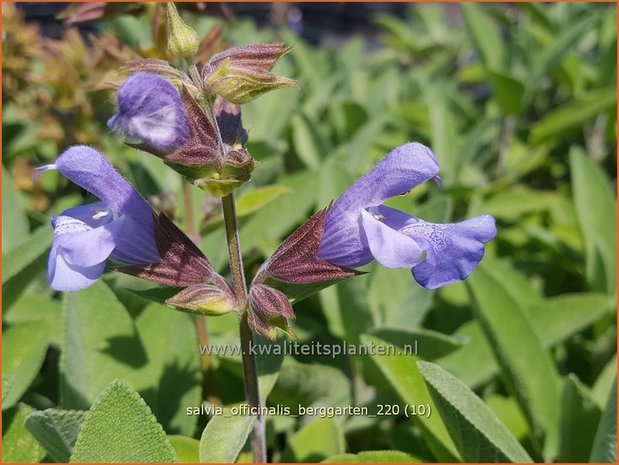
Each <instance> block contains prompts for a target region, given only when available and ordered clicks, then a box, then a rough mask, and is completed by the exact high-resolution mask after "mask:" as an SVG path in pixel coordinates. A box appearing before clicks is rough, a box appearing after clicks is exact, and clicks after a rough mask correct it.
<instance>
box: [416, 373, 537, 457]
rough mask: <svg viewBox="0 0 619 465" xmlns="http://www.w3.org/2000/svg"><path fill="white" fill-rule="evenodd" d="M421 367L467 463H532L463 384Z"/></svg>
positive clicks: (424, 377)
mask: <svg viewBox="0 0 619 465" xmlns="http://www.w3.org/2000/svg"><path fill="white" fill-rule="evenodd" d="M417 367H418V368H419V371H420V373H421V376H423V379H424V380H425V381H426V383H427V385H428V388H429V390H430V394H431V395H432V398H433V399H434V402H435V403H436V405H437V407H438V411H439V412H440V414H441V417H442V418H443V421H444V422H445V426H446V427H447V430H448V431H449V434H450V436H451V438H452V439H453V441H454V443H455V444H456V447H457V448H458V451H459V452H460V454H461V456H462V458H463V459H464V460H465V461H467V462H531V461H532V460H531V457H529V455H528V454H527V453H526V451H525V450H524V449H523V447H522V446H521V445H520V444H519V443H518V441H517V440H516V439H515V438H514V437H513V436H512V435H511V433H510V432H509V430H508V429H507V428H506V427H505V425H504V424H503V423H501V422H500V421H499V419H498V418H497V417H496V416H495V415H494V414H493V413H492V411H491V410H490V409H489V408H488V407H487V406H486V405H485V404H484V402H483V401H482V400H481V399H480V398H479V397H477V396H476V395H475V394H474V393H473V392H472V391H471V390H469V388H468V387H467V386H466V385H465V384H464V383H463V382H462V381H460V380H459V379H457V378H455V377H454V376H452V375H450V374H449V373H447V372H446V371H445V370H443V369H442V368H441V367H440V366H438V365H436V364H433V363H428V362H422V361H420V362H417Z"/></svg>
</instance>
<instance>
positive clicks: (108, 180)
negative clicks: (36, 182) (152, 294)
mask: <svg viewBox="0 0 619 465" xmlns="http://www.w3.org/2000/svg"><path fill="white" fill-rule="evenodd" d="M52 169H56V170H58V171H59V172H60V173H61V174H62V175H63V176H65V177H66V178H68V179H69V180H71V181H73V182H74V183H75V184H77V185H78V186H80V187H82V188H84V189H86V190H87V191H88V192H90V193H92V194H94V195H95V196H96V197H98V198H99V199H100V201H99V202H95V203H91V204H88V205H82V206H79V207H74V208H69V209H68V210H65V211H64V212H62V214H61V215H60V216H58V217H55V218H52V226H53V228H54V241H53V244H52V248H51V252H50V255H49V261H48V280H49V284H50V286H51V287H52V288H53V289H56V290H59V291H76V290H79V289H84V288H86V287H88V286H90V285H92V284H93V283H94V282H95V281H97V280H98V279H99V277H100V276H101V275H102V274H103V272H104V271H105V266H106V262H107V260H113V261H114V262H117V263H120V264H125V265H137V264H147V263H157V262H159V261H160V256H159V252H158V249H157V243H156V240H155V230H154V226H153V213H152V211H151V208H150V207H149V205H148V204H147V203H146V201H145V200H144V199H143V198H142V197H141V196H140V194H139V193H138V192H137V191H136V190H135V189H134V188H133V187H132V186H131V185H130V184H129V183H128V182H127V181H126V180H125V179H124V178H123V177H122V175H121V174H120V173H119V172H118V171H116V170H115V169H114V167H113V166H112V165H111V164H110V163H109V162H108V161H107V160H106V158H105V157H104V156H103V155H102V154H100V153H99V152H97V151H96V150H94V149H92V148H90V147H87V146H83V145H81V146H74V147H71V148H69V149H67V150H66V151H65V152H64V153H62V155H60V157H58V159H57V160H56V163H54V164H53V165H46V166H43V167H41V168H39V172H41V173H42V172H45V171H48V170H52Z"/></svg>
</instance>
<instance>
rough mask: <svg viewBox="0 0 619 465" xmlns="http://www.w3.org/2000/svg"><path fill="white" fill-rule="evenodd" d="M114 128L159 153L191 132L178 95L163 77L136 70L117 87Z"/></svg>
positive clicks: (111, 127) (112, 123)
mask: <svg viewBox="0 0 619 465" xmlns="http://www.w3.org/2000/svg"><path fill="white" fill-rule="evenodd" d="M108 126H109V127H110V129H112V130H113V131H115V132H117V133H119V134H121V135H123V136H125V137H130V138H135V139H139V140H140V141H141V142H143V143H145V144H146V145H148V146H150V147H152V148H153V149H155V150H157V151H159V152H161V153H169V152H172V151H173V150H175V149H177V148H178V147H180V146H181V145H183V144H184V143H185V142H187V140H189V138H190V136H191V134H190V131H189V125H188V124H187V118H186V116H185V110H184V108H183V103H182V101H181V97H180V95H179V93H178V91H177V90H176V88H175V87H174V86H173V85H172V84H171V83H170V82H168V81H166V80H165V79H164V78H162V77H160V76H156V75H154V74H150V73H136V74H134V75H133V76H131V77H130V78H129V79H127V80H126V81H125V82H124V84H123V85H122V86H121V87H120V89H119V90H118V113H117V114H115V115H114V116H113V117H112V118H111V119H110V120H109V121H108Z"/></svg>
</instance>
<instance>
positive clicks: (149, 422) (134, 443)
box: [71, 380, 176, 463]
mask: <svg viewBox="0 0 619 465" xmlns="http://www.w3.org/2000/svg"><path fill="white" fill-rule="evenodd" d="M174 461H176V453H175V452H174V449H173V448H172V446H171V445H170V441H169V439H168V437H167V436H166V434H165V432H164V431H163V428H162V427H161V425H160V424H159V423H157V420H156V418H155V416H154V415H153V414H152V412H151V410H150V408H148V405H146V402H144V400H143V399H142V398H141V397H140V395H139V394H138V393H137V392H135V391H134V390H133V389H132V388H131V387H129V386H128V385H126V384H124V383H122V382H120V381H118V380H115V381H113V382H112V384H110V386H109V387H108V388H107V389H105V391H103V393H101V395H100V396H99V398H98V399H97V401H96V402H95V403H94V404H93V406H92V407H91V408H90V410H89V411H88V414H87V416H86V419H85V420H84V424H83V426H82V430H81V431H80V433H79V435H78V437H77V442H76V443H75V447H74V449H73V455H72V456H71V462H72V463H79V462H82V463H84V462H121V463H128V462H166V463H167V462H174Z"/></svg>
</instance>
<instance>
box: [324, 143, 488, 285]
mask: <svg viewBox="0 0 619 465" xmlns="http://www.w3.org/2000/svg"><path fill="white" fill-rule="evenodd" d="M438 171H439V165H438V161H437V160H436V157H435V156H434V154H433V153H432V151H431V150H430V149H429V148H427V147H425V146H424V145H422V144H419V143H408V144H405V145H402V146H401V147H398V148H396V149H395V150H393V151H392V152H391V153H389V154H388V155H387V156H386V157H385V158H384V159H383V160H381V161H380V162H379V163H378V164H377V165H376V166H375V167H374V168H372V169H371V170H370V171H369V172H368V173H367V174H365V175H364V176H362V177H361V178H360V179H359V180H358V181H356V182H355V183H354V184H353V185H352V186H351V187H350V188H349V189H348V190H347V191H346V192H345V193H344V194H343V195H342V196H341V197H340V198H339V199H337V200H336V201H335V203H334V204H333V206H332V207H331V208H330V209H329V211H328V213H327V217H326V219H325V229H324V235H323V239H322V242H321V245H320V249H319V252H318V256H319V257H320V258H322V259H323V260H326V261H328V262H330V263H333V264H335V265H339V266H344V267H348V268H355V267H358V266H362V265H365V264H367V263H369V262H371V261H372V260H373V259H375V260H377V261H378V262H379V263H381V264H382V265H383V266H386V267H388V268H411V269H412V273H413V276H414V278H415V280H416V281H417V282H418V283H419V284H421V285H422V286H424V287H426V288H429V289H435V288H438V287H441V286H445V285H447V284H450V283H453V282H456V281H461V280H463V279H465V278H466V277H468V276H469V275H470V274H471V272H472V271H473V270H474V269H475V267H476V266H477V265H478V264H479V262H480V261H481V259H482V258H483V256H484V244H485V243H486V242H489V241H491V240H492V239H494V237H495V236H496V225H495V221H494V218H493V217H491V216H489V215H482V216H477V217H475V218H472V219H470V220H466V221H463V222H460V223H451V224H433V223H427V222H425V221H423V220H421V219H419V218H415V217H413V216H410V215H407V214H406V213H403V212H401V211H399V210H395V209H393V208H389V207H386V206H384V205H382V204H383V202H385V201H386V200H387V199H389V198H391V197H394V196H396V195H400V194H404V193H406V192H408V191H410V190H411V189H413V188H414V187H416V186H418V185H419V184H422V183H424V182H426V181H428V180H430V179H434V180H435V181H437V182H438Z"/></svg>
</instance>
